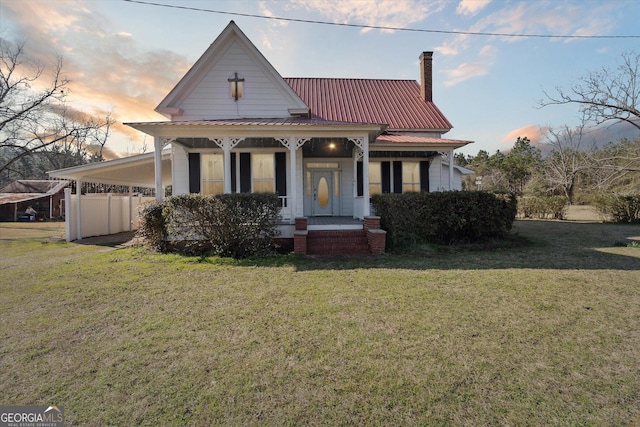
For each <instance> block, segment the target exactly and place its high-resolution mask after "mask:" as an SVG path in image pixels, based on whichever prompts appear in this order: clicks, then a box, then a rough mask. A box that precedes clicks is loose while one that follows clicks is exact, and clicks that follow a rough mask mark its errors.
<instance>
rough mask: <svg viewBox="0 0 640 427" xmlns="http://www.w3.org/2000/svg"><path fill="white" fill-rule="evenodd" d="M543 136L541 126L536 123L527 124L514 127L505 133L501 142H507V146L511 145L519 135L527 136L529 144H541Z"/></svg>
mask: <svg viewBox="0 0 640 427" xmlns="http://www.w3.org/2000/svg"><path fill="white" fill-rule="evenodd" d="M543 136H544V129H543V128H541V127H540V126H538V125H527V126H523V127H521V128H518V129H514V130H512V131H511V132H509V133H507V134H506V135H505V136H504V137H503V138H502V142H503V143H504V144H508V145H509V147H511V146H512V145H513V143H514V142H516V140H517V139H518V137H521V138H525V137H527V138H529V140H530V141H531V145H538V146H539V145H540V144H542V140H543Z"/></svg>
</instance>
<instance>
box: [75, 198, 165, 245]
mask: <svg viewBox="0 0 640 427" xmlns="http://www.w3.org/2000/svg"><path fill="white" fill-rule="evenodd" d="M153 200H155V198H154V197H143V196H117V195H112V194H84V195H82V196H80V199H78V195H76V194H71V190H70V189H66V190H65V228H66V237H67V241H68V242H70V241H73V240H78V239H82V238H85V237H93V236H105V235H109V234H116V233H121V232H123V231H133V230H137V229H138V207H139V206H140V204H142V203H145V202H150V201H153Z"/></svg>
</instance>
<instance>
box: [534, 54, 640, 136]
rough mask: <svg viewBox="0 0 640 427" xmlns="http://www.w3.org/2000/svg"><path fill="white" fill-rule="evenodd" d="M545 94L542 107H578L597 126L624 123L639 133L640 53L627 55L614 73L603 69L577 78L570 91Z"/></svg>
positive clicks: (624, 55) (559, 90) (623, 56)
mask: <svg viewBox="0 0 640 427" xmlns="http://www.w3.org/2000/svg"><path fill="white" fill-rule="evenodd" d="M556 91H557V92H558V93H557V94H556V95H550V94H548V93H547V92H544V94H545V96H546V97H547V99H546V100H541V101H539V104H540V105H541V106H543V107H544V106H547V105H558V104H577V105H579V107H580V111H581V112H582V113H583V114H584V117H585V118H586V119H587V120H588V121H590V122H593V123H595V124H602V123H604V122H606V121H608V120H621V121H624V122H626V123H629V124H631V125H633V126H635V127H636V128H637V129H639V130H640V54H638V53H636V52H625V53H623V54H622V61H621V62H620V63H618V67H617V68H616V69H615V70H610V69H609V68H607V67H603V68H602V69H600V70H596V71H591V72H589V73H588V74H587V75H586V76H584V77H581V78H580V79H578V81H577V82H576V83H574V84H573V85H572V86H571V88H570V89H569V90H565V89H562V88H560V87H557V88H556Z"/></svg>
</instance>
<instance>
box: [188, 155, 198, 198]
mask: <svg viewBox="0 0 640 427" xmlns="http://www.w3.org/2000/svg"><path fill="white" fill-rule="evenodd" d="M199 192H200V153H189V193H199Z"/></svg>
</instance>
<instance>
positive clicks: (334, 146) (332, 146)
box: [329, 142, 336, 150]
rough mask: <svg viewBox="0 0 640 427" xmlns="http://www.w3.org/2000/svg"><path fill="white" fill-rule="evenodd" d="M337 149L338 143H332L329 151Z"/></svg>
mask: <svg viewBox="0 0 640 427" xmlns="http://www.w3.org/2000/svg"><path fill="white" fill-rule="evenodd" d="M335 149H336V143H335V142H330V143H329V150H335Z"/></svg>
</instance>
